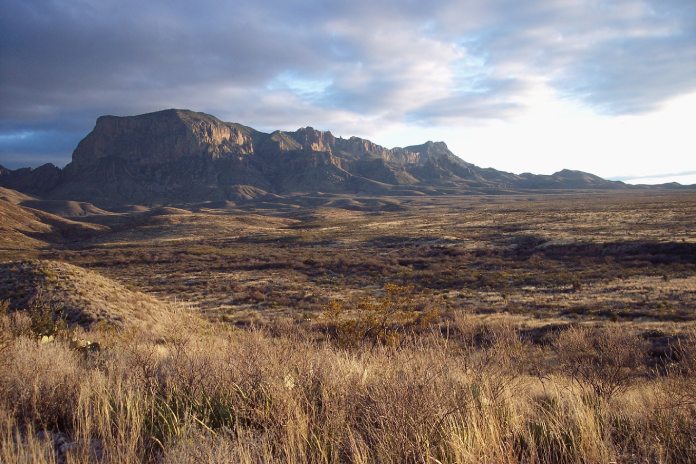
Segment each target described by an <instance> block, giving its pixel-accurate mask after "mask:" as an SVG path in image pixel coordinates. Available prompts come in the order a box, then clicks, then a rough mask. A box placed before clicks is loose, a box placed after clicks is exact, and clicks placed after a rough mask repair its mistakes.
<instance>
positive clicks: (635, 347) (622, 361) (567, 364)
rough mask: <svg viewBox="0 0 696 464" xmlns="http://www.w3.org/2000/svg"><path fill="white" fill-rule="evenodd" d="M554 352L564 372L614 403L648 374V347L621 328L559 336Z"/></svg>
mask: <svg viewBox="0 0 696 464" xmlns="http://www.w3.org/2000/svg"><path fill="white" fill-rule="evenodd" d="M554 348H555V350H556V354H557V356H558V361H559V364H560V369H561V372H563V373H564V374H565V375H567V376H569V377H570V378H572V379H573V380H574V381H575V382H576V383H577V384H578V385H579V386H580V387H581V388H585V389H589V390H590V391H591V392H592V393H594V394H595V395H597V396H598V397H600V398H603V399H610V398H611V397H612V396H614V395H616V394H617V393H620V392H622V391H624V390H626V389H627V388H628V387H630V386H631V385H632V384H633V382H634V381H635V380H636V379H638V378H639V377H640V376H641V375H642V374H643V373H644V372H643V370H644V367H645V361H646V357H647V352H648V343H647V342H646V341H644V340H642V339H641V338H640V337H638V336H637V335H635V334H634V333H631V332H628V331H626V330H622V329H621V328H619V327H601V328H599V327H573V328H570V329H568V330H566V331H564V332H561V333H560V334H559V336H558V338H557V339H556V341H555V343H554Z"/></svg>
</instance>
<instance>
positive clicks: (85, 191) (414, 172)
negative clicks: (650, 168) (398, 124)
mask: <svg viewBox="0 0 696 464" xmlns="http://www.w3.org/2000/svg"><path fill="white" fill-rule="evenodd" d="M0 185H4V186H7V187H10V188H14V189H17V190H21V191H26V192H29V193H36V194H41V195H44V196H45V197H47V198H59V199H71V200H85V201H92V202H98V203H100V204H113V203H183V202H194V201H204V200H223V199H230V198H235V197H236V196H237V195H238V194H239V193H238V192H240V191H242V190H243V191H245V192H248V191H253V192H256V193H255V194H256V195H263V193H264V192H268V193H273V194H285V193H294V192H318V191H321V192H334V193H371V194H409V193H423V192H425V193H433V192H438V191H443V192H444V191H451V192H463V191H474V192H486V193H490V192H493V191H506V190H511V189H516V188H517V189H520V188H553V189H559V188H585V187H589V188H622V187H624V184H621V183H617V182H609V181H605V180H603V179H601V178H598V177H596V176H592V175H590V174H586V173H577V172H574V171H562V172H560V173H557V174H554V175H552V176H534V175H526V174H525V175H521V176H518V175H515V174H510V173H505V172H501V171H496V170H494V169H481V168H479V167H477V166H474V165H472V164H470V163H467V162H465V161H463V160H462V159H460V158H458V157H457V156H455V155H454V154H453V153H452V152H451V151H450V150H449V149H448V148H447V145H445V144H444V143H443V142H427V143H425V144H423V145H414V146H410V147H405V148H393V149H387V148H385V147H382V146H380V145H377V144H375V143H373V142H371V141H369V140H365V139H361V138H358V137H351V138H349V139H343V138H337V137H335V136H334V135H333V134H331V132H323V131H318V130H315V129H313V128H311V127H305V128H301V129H298V130H297V131H295V132H283V131H276V132H273V133H270V134H266V133H263V132H259V131H256V130H254V129H252V128H250V127H246V126H242V125H240V124H234V123H227V122H223V121H220V120H219V119H217V118H215V117H214V116H210V115H207V114H204V113H196V112H193V111H188V110H165V111H159V112H156V113H149V114H143V115H139V116H131V117H116V116H102V117H100V118H99V119H97V123H96V125H95V127H94V129H93V130H92V132H90V133H89V134H88V135H87V136H86V137H85V138H84V139H83V140H82V141H81V142H80V143H79V145H78V146H77V148H76V149H75V151H74V153H73V157H72V162H71V163H69V164H68V165H67V166H66V167H65V168H64V169H63V170H60V169H59V168H57V167H55V166H52V165H45V166H42V167H40V168H37V169H33V170H32V169H28V168H27V169H20V170H16V171H11V170H6V169H4V168H3V169H2V170H0ZM241 187H243V188H241ZM240 188H241V190H240Z"/></svg>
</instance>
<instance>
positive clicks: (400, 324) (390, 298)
mask: <svg viewBox="0 0 696 464" xmlns="http://www.w3.org/2000/svg"><path fill="white" fill-rule="evenodd" d="M438 316H439V310H438V309H437V308H433V307H427V308H420V307H419V306H418V304H417V303H416V299H415V294H414V288H413V287H412V286H402V285H396V284H386V285H385V286H384V295H382V296H380V297H366V298H363V299H360V300H358V301H357V302H354V303H352V304H351V303H346V302H340V301H332V302H331V303H330V304H329V306H328V308H326V310H325V311H324V317H325V318H327V319H328V321H329V324H330V325H333V328H334V329H335V336H336V339H337V341H338V343H339V345H341V346H344V347H349V346H352V347H356V346H359V345H361V344H364V343H368V344H370V345H371V346H372V347H373V348H374V347H375V346H376V345H379V344H381V345H387V346H397V345H399V343H400V342H401V340H402V338H403V335H404V334H406V333H413V332H414V331H417V330H422V329H425V328H427V327H428V326H429V325H430V324H432V323H433V322H435V321H436V320H437V318H438Z"/></svg>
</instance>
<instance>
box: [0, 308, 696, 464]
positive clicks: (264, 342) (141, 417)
mask: <svg viewBox="0 0 696 464" xmlns="http://www.w3.org/2000/svg"><path fill="white" fill-rule="evenodd" d="M11 319H12V318H11V317H4V318H3V322H2V323H3V325H4V327H3V331H4V333H10V334H12V333H16V331H13V330H11V327H10V325H11V323H12V321H11ZM180 324H181V327H180V328H179V331H178V334H179V336H177V337H175V338H173V339H171V340H169V341H162V340H161V339H158V338H152V337H150V338H148V337H144V336H142V334H141V335H138V336H137V337H133V336H129V335H121V336H119V337H112V339H111V342H110V343H108V344H106V345H105V347H104V348H103V349H102V350H101V351H99V352H91V353H85V352H81V351H78V350H75V349H74V348H72V347H71V345H70V344H69V343H68V341H66V340H64V339H62V338H61V337H60V336H59V337H57V338H56V340H55V341H54V342H52V343H40V342H39V341H37V340H36V339H35V338H32V337H31V336H29V335H18V336H12V338H11V339H10V340H8V345H7V348H6V349H5V350H4V353H3V357H2V362H1V363H0V440H2V447H1V448H2V453H3V454H2V455H0V460H1V461H2V462H8V463H9V462H55V460H56V459H60V460H65V459H67V461H66V462H113V463H123V462H168V463H189V462H190V463H199V462H213V463H215V462H219V463H223V462H249V463H251V462H254V463H261V462H297V463H304V462H317V463H320V462H321V463H325V462H332V463H338V462H355V463H368V462H387V463H404V462H414V463H415V462H423V463H425V462H470V463H480V462H491V463H499V462H509V463H517V462H547V463H559V462H567V463H579V462H610V461H617V462H684V463H686V462H692V460H693V457H694V453H695V452H696V449H695V448H694V444H693V440H692V437H693V434H694V433H695V432H696V403H694V401H693V399H694V398H693V394H692V392H693V391H694V388H693V387H694V386H695V384H694V379H695V378H696V377H695V376H694V372H693V365H694V359H693V349H691V348H689V349H688V350H687V349H685V348H684V347H692V346H693V342H694V340H693V339H689V340H686V339H685V340H684V341H683V343H682V348H679V350H681V351H679V350H677V351H679V356H678V357H677V359H675V360H674V362H673V363H672V364H671V365H669V366H667V367H668V368H666V369H663V371H662V373H661V374H660V375H657V372H656V371H655V372H652V373H650V372H647V371H646V367H645V365H644V364H640V365H639V364H633V363H632V361H631V362H626V363H624V364H622V368H625V369H627V370H629V371H631V372H632V373H633V375H632V376H627V377H626V380H625V381H624V382H623V383H622V384H621V385H622V388H621V389H618V390H617V391H615V392H614V394H612V395H609V396H607V395H603V394H597V393H596V392H595V390H594V389H593V388H591V387H592V381H593V380H592V378H590V379H589V380H586V379H585V377H581V376H567V375H566V372H567V370H566V368H565V367H564V361H563V360H562V359H559V357H558V356H557V353H556V352H555V350H554V349H553V347H554V346H564V347H566V348H568V349H569V351H573V350H575V351H581V350H582V349H584V347H586V346H587V344H588V343H590V344H591V343H593V342H594V341H596V339H595V338H587V336H590V332H583V331H577V332H568V333H566V334H561V335H560V336H559V337H558V338H557V340H558V341H557V342H555V344H554V343H552V344H551V345H549V346H547V347H539V346H536V345H532V344H529V343H526V342H524V341H522V340H521V339H520V336H519V335H520V334H519V333H518V332H517V331H516V330H515V327H513V326H512V325H510V324H507V323H498V324H493V325H490V324H482V323H480V322H477V321H475V320H474V319H472V318H471V317H458V318H457V321H456V322H455V323H454V324H453V325H452V326H451V332H450V335H449V336H448V337H447V336H442V335H441V334H440V333H436V332H433V333H430V334H421V335H419V336H415V337H411V338H408V340H405V341H403V342H402V343H401V344H400V346H399V347H393V346H392V347H389V346H386V345H384V344H382V343H378V344H376V345H375V344H374V343H372V342H366V343H364V344H361V345H358V346H353V347H351V348H350V349H343V348H340V347H338V346H337V345H336V344H334V343H333V342H331V341H330V340H329V339H323V338H321V337H319V338H317V337H316V336H315V337H312V336H310V335H311V334H307V333H305V334H302V333H300V332H298V331H297V330H293V332H294V334H290V333H288V331H287V330H285V331H284V330H283V329H282V328H279V329H278V331H277V334H276V335H275V336H273V335H272V334H270V333H265V332H259V331H230V330H228V329H223V328H217V329H215V330H212V329H211V328H210V327H209V326H208V325H206V324H203V323H198V324H191V319H187V320H186V321H182V322H180ZM608 334H609V332H603V336H607V335H608ZM315 335H316V334H315ZM594 335H596V334H592V337H594ZM312 339H314V341H312ZM622 340H623V341H625V342H630V343H632V344H640V342H639V340H638V339H636V338H631V336H628V335H624V336H623V338H622ZM607 343H613V341H611V340H609V341H608V342H607ZM559 344H560V345H559ZM689 350H690V351H689ZM687 351H688V353H687ZM559 361H560V363H559ZM576 361H577V362H578V363H587V364H586V365H585V366H584V367H585V368H587V369H593V368H595V367H594V364H592V363H591V362H589V361H588V360H587V359H586V358H578V359H577V360H576ZM596 368H597V369H598V372H603V371H602V369H603V367H602V366H599V367H596ZM689 395H691V396H689Z"/></svg>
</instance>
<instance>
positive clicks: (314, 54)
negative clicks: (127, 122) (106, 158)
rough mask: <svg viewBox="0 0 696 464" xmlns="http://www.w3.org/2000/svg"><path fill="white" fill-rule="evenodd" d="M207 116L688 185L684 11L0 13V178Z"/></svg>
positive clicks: (695, 52)
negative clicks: (172, 111) (87, 143)
mask: <svg viewBox="0 0 696 464" xmlns="http://www.w3.org/2000/svg"><path fill="white" fill-rule="evenodd" d="M171 107H175V108H189V109H193V110H197V111H205V112H207V113H211V114H213V115H216V116H218V117H219V118H221V119H223V120H227V121H235V122H241V123H244V124H247V125H250V126H252V127H255V128H257V129H260V130H272V129H296V128H297V127H300V126H307V125H311V126H313V127H316V128H319V129H325V130H331V131H332V132H333V133H334V134H335V135H341V136H350V135H358V136H362V137H367V138H370V139H371V140H373V141H375V142H377V143H380V144H382V145H386V146H390V147H391V146H404V145H410V144H415V143H422V142H424V141H426V140H443V141H445V142H446V143H447V144H448V145H449V147H450V149H452V151H454V152H455V153H456V154H458V155H460V156H461V157H462V158H464V159H466V160H467V161H470V162H473V163H476V164H478V165H481V166H484V167H489V166H490V167H495V168H497V169H503V170H507V171H512V172H518V173H519V172H524V171H531V172H535V173H552V172H554V171H557V170H560V169H562V168H571V169H581V170H585V171H590V172H593V173H596V174H599V175H601V176H604V177H609V178H621V179H627V180H628V181H629V182H638V183H654V182H665V181H671V180H677V181H680V182H682V183H696V123H694V121H696V1H694V0H655V1H644V0H615V1H594V0H539V1H532V0H529V1H524V2H520V1H518V0H477V1H467V0H459V1H449V0H433V1H422V0H419V1H413V0H392V1H382V0H337V1H328V0H304V1H303V0H269V1H259V0H253V1H252V0H238V1H237V0H235V1H222V0H217V1H214V0H198V1H195V2H194V1H190V0H148V1H142V0H138V1H135V0H72V1H68V0H3V1H2V5H1V6H0V164H3V165H5V166H9V167H19V166H27V165H30V166H36V165H39V164H42V163H44V162H53V163H54V164H57V165H59V166H62V165H64V164H65V163H67V162H68V161H69V160H70V155H71V153H72V150H73V148H74V147H75V145H76V144H77V142H78V141H79V140H80V139H81V138H82V137H83V136H84V135H86V134H87V133H88V132H89V131H90V130H91V128H92V127H93V125H94V120H95V119H96V117H97V116H99V115H102V114H116V115H131V114H139V113H144V112H150V111H156V110H159V109H164V108H171Z"/></svg>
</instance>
